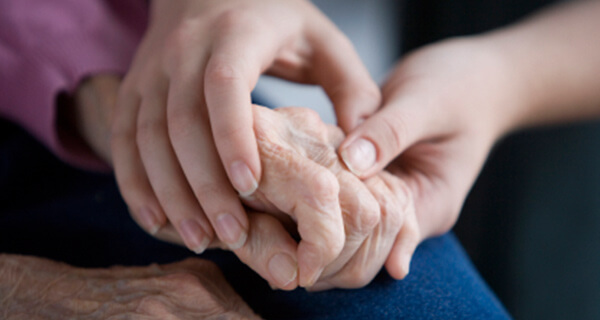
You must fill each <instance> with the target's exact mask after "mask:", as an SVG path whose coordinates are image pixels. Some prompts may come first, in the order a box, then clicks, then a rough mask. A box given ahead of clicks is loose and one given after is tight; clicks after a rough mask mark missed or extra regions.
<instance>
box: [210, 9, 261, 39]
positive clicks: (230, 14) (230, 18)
mask: <svg viewBox="0 0 600 320" xmlns="http://www.w3.org/2000/svg"><path fill="white" fill-rule="evenodd" d="M262 25H263V22H262V21H261V20H259V19H258V18H257V16H256V15H254V14H252V12H251V11H249V10H248V9H247V8H246V7H244V6H240V7H238V8H230V9H227V10H225V11H223V12H221V13H220V14H219V15H218V16H217V18H216V19H215V28H216V30H218V32H220V33H221V34H228V33H235V32H237V31H238V30H241V29H242V28H243V29H248V28H251V29H252V30H256V29H257V28H259V27H261V26H262Z"/></svg>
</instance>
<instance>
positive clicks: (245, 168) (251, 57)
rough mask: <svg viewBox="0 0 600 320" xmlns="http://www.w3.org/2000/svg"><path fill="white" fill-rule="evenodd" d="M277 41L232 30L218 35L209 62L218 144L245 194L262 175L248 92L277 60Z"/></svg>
mask: <svg viewBox="0 0 600 320" xmlns="http://www.w3.org/2000/svg"><path fill="white" fill-rule="evenodd" d="M273 43H276V40H275V39H269V38H268V37H265V36H264V33H262V32H259V31H256V30H240V29H239V28H233V29H232V30H228V32H226V33H224V34H223V35H220V37H219V39H217V41H216V42H215V44H214V46H213V48H212V51H211V57H210V59H209V60H208V62H207V65H206V71H205V72H206V73H205V81H204V93H205V97H206V104H207V108H208V112H209V117H210V124H211V128H212V132H213V137H214V140H215V145H216V147H217V150H218V152H219V156H220V157H221V160H222V161H223V165H224V167H225V170H226V172H227V175H228V177H229V179H230V181H231V183H232V185H233V186H234V188H235V189H236V190H237V191H238V192H239V193H240V195H242V196H248V195H250V194H252V193H254V191H255V190H256V188H257V187H258V182H259V180H260V176H261V166H260V159H259V155H258V146H257V143H256V137H255V134H254V129H253V126H254V125H253V116H252V101H251V94H250V93H251V91H252V90H253V88H254V86H255V85H256V82H257V81H258V77H259V75H260V73H261V72H262V71H263V70H264V69H265V68H266V67H267V65H268V64H270V63H271V61H272V60H273V59H274V58H273V57H274V52H275V49H274V45H273Z"/></svg>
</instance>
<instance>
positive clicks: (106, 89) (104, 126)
mask: <svg viewBox="0 0 600 320" xmlns="http://www.w3.org/2000/svg"><path fill="white" fill-rule="evenodd" d="M119 84H120V80H119V78H118V77H117V76H112V75H97V76H94V77H91V78H88V79H86V80H84V81H82V82H81V84H80V85H79V87H78V88H77V91H76V92H75V94H74V96H73V103H72V106H71V108H70V110H69V111H70V112H71V113H72V114H71V115H69V117H70V118H71V121H72V128H73V131H74V134H75V135H76V136H78V137H79V138H80V139H81V140H82V141H83V143H85V144H86V145H87V146H88V147H89V148H90V149H91V151H92V152H94V153H95V154H96V155H97V156H98V157H100V158H101V159H102V160H104V161H105V162H106V163H109V164H110V163H111V156H110V130H111V128H110V120H111V112H112V110H113V108H114V105H115V103H116V99H117V92H118V88H119Z"/></svg>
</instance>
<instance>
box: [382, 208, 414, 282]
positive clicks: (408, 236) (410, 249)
mask: <svg viewBox="0 0 600 320" xmlns="http://www.w3.org/2000/svg"><path fill="white" fill-rule="evenodd" d="M420 242H421V236H420V232H419V228H418V224H417V218H416V216H415V215H414V214H411V215H409V216H407V218H406V221H405V223H404V225H403V226H402V229H401V230H400V232H399V233H398V236H397V237H396V241H395V243H394V246H393V247H392V250H391V251H390V255H389V256H388V258H387V261H386V262H385V268H386V270H387V271H388V273H389V274H390V276H392V278H394V279H397V280H402V279H404V278H405V277H406V276H407V275H408V273H409V271H410V261H411V260H412V256H413V254H414V253H415V250H417V246H418V245H419V243H420Z"/></svg>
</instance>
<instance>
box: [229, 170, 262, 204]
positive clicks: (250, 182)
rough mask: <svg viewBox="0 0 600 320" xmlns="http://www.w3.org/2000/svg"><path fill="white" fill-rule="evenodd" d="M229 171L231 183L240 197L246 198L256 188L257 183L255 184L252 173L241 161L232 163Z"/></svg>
mask: <svg viewBox="0 0 600 320" xmlns="http://www.w3.org/2000/svg"><path fill="white" fill-rule="evenodd" d="M229 171H230V173H231V180H232V181H231V183H232V184H233V187H234V188H235V189H236V190H237V191H238V192H239V194H240V196H242V197H247V196H249V195H251V194H253V193H254V191H256V189H257V188H258V182H256V179H255V178H254V175H253V174H252V171H250V168H248V166H247V165H246V164H245V163H243V162H242V161H236V162H234V163H233V164H232V165H231V167H230V170H229Z"/></svg>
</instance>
